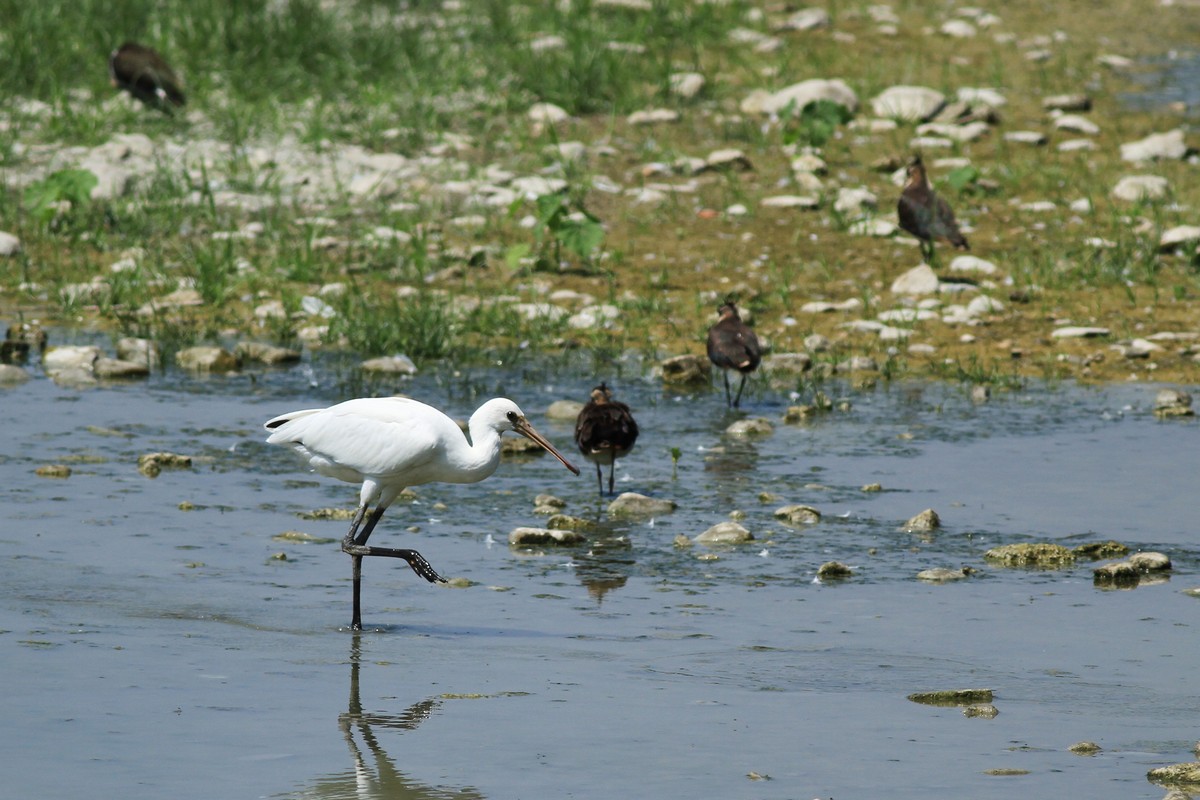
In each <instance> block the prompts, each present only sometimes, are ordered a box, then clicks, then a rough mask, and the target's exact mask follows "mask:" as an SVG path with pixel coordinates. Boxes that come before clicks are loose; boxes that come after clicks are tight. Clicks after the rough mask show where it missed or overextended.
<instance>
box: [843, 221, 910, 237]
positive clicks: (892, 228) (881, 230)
mask: <svg viewBox="0 0 1200 800" xmlns="http://www.w3.org/2000/svg"><path fill="white" fill-rule="evenodd" d="M849 230H850V233H852V234H854V235H855V236H875V237H878V238H881V239H886V238H887V237H889V236H895V235H896V231H898V230H900V228H899V227H897V225H896V224H895V223H894V222H889V221H887V220H886V219H879V218H878V217H877V218H875V219H860V220H858V221H857V222H855V223H853V224H851V225H850V228H849Z"/></svg>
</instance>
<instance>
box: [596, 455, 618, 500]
mask: <svg viewBox="0 0 1200 800" xmlns="http://www.w3.org/2000/svg"><path fill="white" fill-rule="evenodd" d="M596 466H597V467H598V466H600V465H599V464H597V465H596ZM616 471H617V460H616V459H615V458H614V459H613V460H612V463H611V464H609V465H608V493H609V494H616V492H614V491H613V474H614V473H615V472H616Z"/></svg>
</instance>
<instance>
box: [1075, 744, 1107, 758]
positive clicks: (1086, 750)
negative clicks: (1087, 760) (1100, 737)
mask: <svg viewBox="0 0 1200 800" xmlns="http://www.w3.org/2000/svg"><path fill="white" fill-rule="evenodd" d="M1101 749H1102V748H1101V747H1100V745H1098V744H1096V743H1095V742H1076V743H1075V744H1073V745H1071V746H1070V747H1068V748H1067V750H1069V751H1071V752H1072V753H1074V754H1075V755H1077V756H1094V755H1096V753H1099V752H1100V750H1101Z"/></svg>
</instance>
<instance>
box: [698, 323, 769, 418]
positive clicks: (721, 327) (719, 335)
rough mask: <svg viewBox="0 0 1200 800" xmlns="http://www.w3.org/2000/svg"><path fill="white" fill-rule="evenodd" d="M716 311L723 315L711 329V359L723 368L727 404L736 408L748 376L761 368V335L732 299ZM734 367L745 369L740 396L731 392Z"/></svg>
mask: <svg viewBox="0 0 1200 800" xmlns="http://www.w3.org/2000/svg"><path fill="white" fill-rule="evenodd" d="M717 313H718V314H719V315H720V316H721V318H720V319H719V320H717V323H716V324H715V325H713V326H712V327H711V328H709V329H708V360H709V361H711V362H712V363H713V364H715V365H717V366H718V367H720V368H721V376H722V377H723V378H724V379H725V404H726V405H727V406H729V407H731V408H737V407H738V405H739V404H740V403H741V400H742V390H743V389H745V388H746V376H747V375H749V374H750V373H751V372H753V371H754V370H756V369H758V363H759V362H760V361H762V353H761V351H760V349H759V346H758V337H757V336H755V335H754V331H752V330H751V329H750V328H749V327H748V326H747V325H746V323H744V322H742V318H741V317H740V316H738V310H737V306H736V305H734V304H733V302H732V301H730V302H726V303H725V304H724V305H723V306H721V307H720V308H719V309H717ZM731 369H735V370H737V371H738V372H740V373H742V382H741V383H740V384H738V390H737V397H734V398H732V399H730V393H729V370H731Z"/></svg>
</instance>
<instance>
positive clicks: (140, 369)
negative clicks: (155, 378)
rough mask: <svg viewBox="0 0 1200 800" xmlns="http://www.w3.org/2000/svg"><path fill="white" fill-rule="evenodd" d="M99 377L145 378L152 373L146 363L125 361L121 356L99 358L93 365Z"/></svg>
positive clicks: (93, 369)
mask: <svg viewBox="0 0 1200 800" xmlns="http://www.w3.org/2000/svg"><path fill="white" fill-rule="evenodd" d="M92 371H93V372H95V374H96V377H98V378H144V377H146V376H147V375H149V374H150V367H149V366H148V365H147V364H145V363H139V362H136V361H124V360H122V359H119V358H98V359H96V362H95V363H94V364H93V365H92Z"/></svg>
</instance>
